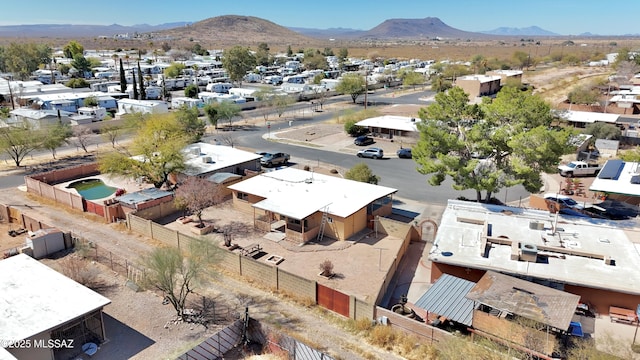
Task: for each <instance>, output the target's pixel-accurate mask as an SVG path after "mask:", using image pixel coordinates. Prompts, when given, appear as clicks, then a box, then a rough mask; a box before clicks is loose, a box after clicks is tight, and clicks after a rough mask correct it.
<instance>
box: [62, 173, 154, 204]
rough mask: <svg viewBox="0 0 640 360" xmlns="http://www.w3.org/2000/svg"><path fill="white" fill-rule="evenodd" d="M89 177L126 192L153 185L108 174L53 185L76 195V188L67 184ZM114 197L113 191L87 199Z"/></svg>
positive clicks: (101, 199)
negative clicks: (105, 195) (107, 194)
mask: <svg viewBox="0 0 640 360" xmlns="http://www.w3.org/2000/svg"><path fill="white" fill-rule="evenodd" d="M89 179H100V180H102V182H103V183H104V184H105V185H107V186H111V187H114V188H116V189H125V190H126V192H127V193H131V192H136V191H140V190H142V189H146V188H149V187H153V185H150V184H137V183H136V182H135V181H134V180H131V179H128V178H125V177H122V176H110V175H106V174H99V175H95V176H87V177H83V178H78V179H73V180H70V181H65V182H63V183H60V184H56V185H55V187H56V188H59V189H62V190H64V191H68V192H70V193H73V194H76V195H80V193H78V191H77V190H76V189H74V188H70V187H68V186H69V184H71V183H74V182H78V181H82V180H89ZM115 197H116V196H115V193H113V194H111V195H109V196H107V197H103V198H99V199H91V200H88V201H103V200H108V199H113V198H115Z"/></svg>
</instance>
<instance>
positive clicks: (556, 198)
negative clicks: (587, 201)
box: [544, 193, 584, 210]
mask: <svg viewBox="0 0 640 360" xmlns="http://www.w3.org/2000/svg"><path fill="white" fill-rule="evenodd" d="M544 199H545V200H547V201H552V202H555V203H557V204H559V205H560V208H563V207H565V208H570V209H576V210H582V209H584V205H582V204H580V203H579V202H577V201H575V200H573V198H572V197H570V196H567V195H560V194H551V193H549V194H544Z"/></svg>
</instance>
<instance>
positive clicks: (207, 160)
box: [202, 156, 213, 164]
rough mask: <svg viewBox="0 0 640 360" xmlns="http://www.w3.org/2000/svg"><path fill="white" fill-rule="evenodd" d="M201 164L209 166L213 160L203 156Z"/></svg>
mask: <svg viewBox="0 0 640 360" xmlns="http://www.w3.org/2000/svg"><path fill="white" fill-rule="evenodd" d="M202 162H203V163H205V164H211V163H212V162H213V159H212V158H211V156H203V157H202Z"/></svg>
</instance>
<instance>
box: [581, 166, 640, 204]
mask: <svg viewBox="0 0 640 360" xmlns="http://www.w3.org/2000/svg"><path fill="white" fill-rule="evenodd" d="M589 190H590V191H594V192H602V193H605V194H607V198H609V199H615V200H621V201H624V202H627V203H630V204H633V205H636V206H637V205H639V204H640V163H637V162H630V161H623V160H620V159H612V160H607V162H606V163H605V164H604V166H603V167H602V170H600V172H599V173H598V176H596V178H595V179H593V183H591V186H590V187H589Z"/></svg>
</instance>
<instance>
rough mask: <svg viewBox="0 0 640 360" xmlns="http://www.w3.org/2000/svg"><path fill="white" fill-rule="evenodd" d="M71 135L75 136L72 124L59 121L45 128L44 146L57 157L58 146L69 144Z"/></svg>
mask: <svg viewBox="0 0 640 360" xmlns="http://www.w3.org/2000/svg"><path fill="white" fill-rule="evenodd" d="M71 136H73V130H71V125H69V124H63V123H62V122H58V123H56V124H55V125H51V126H48V127H47V128H45V129H43V140H42V147H43V148H44V149H47V150H49V151H51V155H52V156H53V158H54V159H55V158H56V152H57V150H58V148H59V147H60V146H62V145H63V144H67V143H68V142H69V138H70V137H71Z"/></svg>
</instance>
